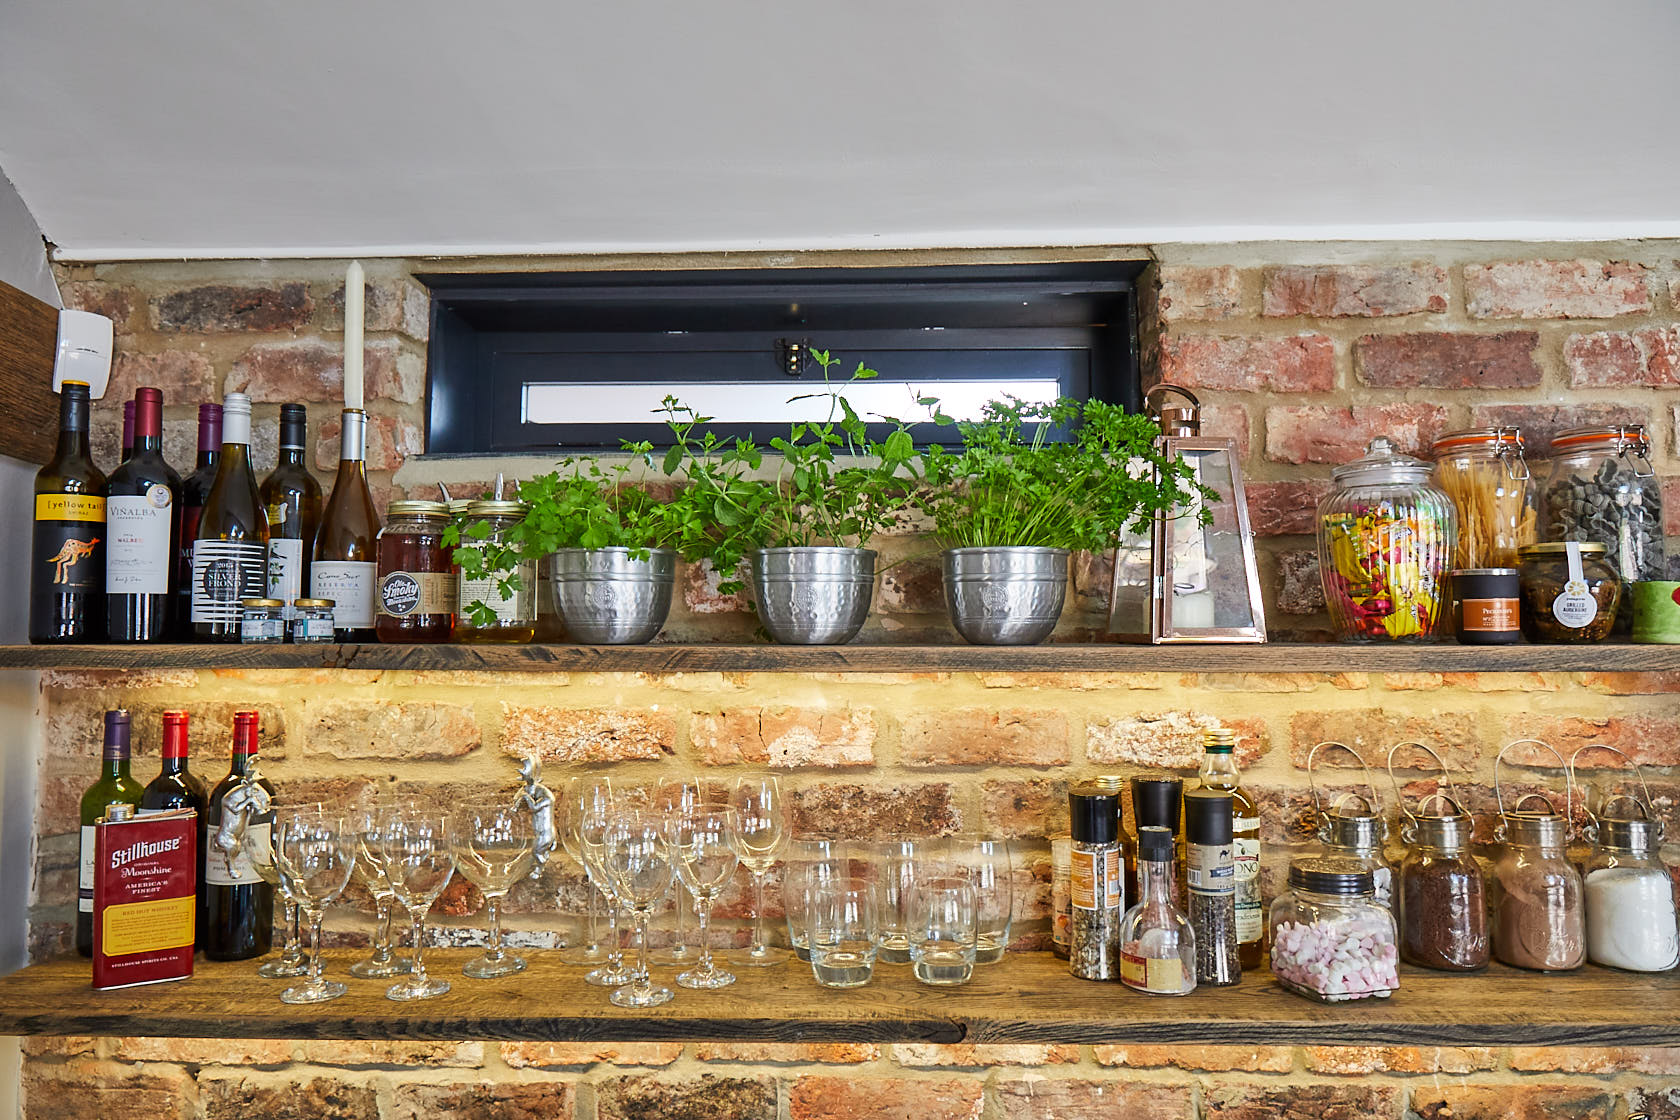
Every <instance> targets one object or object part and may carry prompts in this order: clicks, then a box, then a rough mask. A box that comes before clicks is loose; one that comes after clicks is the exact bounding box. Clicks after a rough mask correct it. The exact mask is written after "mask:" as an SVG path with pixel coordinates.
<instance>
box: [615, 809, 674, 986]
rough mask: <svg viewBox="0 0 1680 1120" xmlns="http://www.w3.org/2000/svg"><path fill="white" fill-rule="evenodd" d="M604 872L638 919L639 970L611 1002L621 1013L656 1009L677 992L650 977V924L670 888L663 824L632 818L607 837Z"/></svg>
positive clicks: (639, 815)
mask: <svg viewBox="0 0 1680 1120" xmlns="http://www.w3.org/2000/svg"><path fill="white" fill-rule="evenodd" d="M605 839H606V868H607V871H608V873H609V874H610V875H611V876H612V879H613V883H614V884H615V885H616V886H617V888H618V893H619V896H620V897H621V898H622V899H623V900H624V901H625V902H626V903H628V904H629V909H630V911H631V913H632V914H634V915H635V919H636V932H637V934H638V937H637V952H636V968H635V971H634V973H633V974H632V976H631V979H630V983H629V984H628V985H627V986H625V987H622V988H618V989H615V990H614V991H613V993H612V995H611V996H609V997H608V999H609V1000H610V1001H611V1002H612V1003H613V1004H614V1005H615V1006H617V1007H657V1006H658V1005H659V1004H662V1003H664V1002H665V1001H667V1000H669V999H671V998H672V997H673V996H675V995H676V993H675V992H673V991H671V989H669V988H666V987H658V988H656V987H654V986H653V983H652V981H651V980H650V979H649V977H648V923H649V922H650V921H652V920H653V909H654V907H655V906H657V905H658V904H659V902H660V901H661V900H662V899H664V897H665V892H666V891H667V890H669V889H670V886H671V853H670V850H669V848H668V847H667V846H666V843H665V828H664V822H663V820H662V819H661V818H660V817H659V816H658V815H657V814H654V813H648V812H632V813H629V814H626V815H625V816H623V817H620V818H619V819H617V820H615V821H614V822H613V823H612V824H611V825H610V826H608V828H607V831H606V837H605Z"/></svg>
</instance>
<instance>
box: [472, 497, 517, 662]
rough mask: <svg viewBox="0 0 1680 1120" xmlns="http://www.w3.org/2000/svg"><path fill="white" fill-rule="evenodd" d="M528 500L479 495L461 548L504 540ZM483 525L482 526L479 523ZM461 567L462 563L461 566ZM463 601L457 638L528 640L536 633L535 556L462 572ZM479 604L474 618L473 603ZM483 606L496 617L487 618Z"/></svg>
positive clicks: (498, 543)
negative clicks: (478, 573) (470, 574)
mask: <svg viewBox="0 0 1680 1120" xmlns="http://www.w3.org/2000/svg"><path fill="white" fill-rule="evenodd" d="M530 508H531V507H529V506H527V505H526V504H525V503H524V502H500V501H477V502H474V503H472V505H470V506H468V507H467V521H466V528H465V529H464V530H463V531H462V534H461V545H460V547H461V548H469V547H473V546H482V545H486V544H495V545H505V544H507V543H508V536H507V533H508V530H510V529H512V528H513V527H514V526H515V525H517V524H519V522H520V521H521V520H522V519H523V518H524V517H525V515H526V513H528V512H530ZM477 526H482V530H480V529H478V528H475V527H477ZM457 571H459V568H457ZM457 586H458V588H459V595H460V601H459V606H458V609H457V610H456V612H455V640H456V641H457V642H503V643H523V642H529V641H531V640H532V639H533V638H535V637H536V634H537V562H536V561H535V560H519V561H516V562H515V563H514V564H513V566H512V567H509V568H503V569H498V570H496V571H493V572H488V573H486V574H485V575H484V576H482V577H480V578H477V579H468V578H467V577H466V576H460V578H459V583H458V585H457ZM474 603H478V604H481V605H482V606H481V609H480V612H478V613H479V617H478V618H476V619H475V617H474V614H475V612H474V610H473V604H474ZM482 608H488V609H489V610H490V612H491V615H492V617H490V618H485V617H483V615H482Z"/></svg>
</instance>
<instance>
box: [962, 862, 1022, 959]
mask: <svg viewBox="0 0 1680 1120" xmlns="http://www.w3.org/2000/svg"><path fill="white" fill-rule="evenodd" d="M950 850H951V854H952V856H953V857H954V859H953V861H952V862H953V863H954V864H955V866H956V868H957V869H958V870H957V871H955V872H954V873H955V874H958V875H961V876H962V877H964V878H966V879H968V881H969V882H970V883H971V884H973V886H974V919H975V922H976V924H977V926H978V928H979V936H978V940H977V944H976V949H975V956H974V963H975V964H996V963H997V962H998V961H1001V960H1002V959H1003V953H1004V950H1005V949H1007V948H1008V947H1009V923H1010V918H1011V917H1012V915H1013V913H1014V909H1015V890H1014V877H1013V875H1012V871H1013V866H1012V864H1011V863H1010V859H1009V841H1007V840H985V839H981V838H980V837H976V836H964V837H958V838H955V839H954V840H953V841H952V842H951V849H950Z"/></svg>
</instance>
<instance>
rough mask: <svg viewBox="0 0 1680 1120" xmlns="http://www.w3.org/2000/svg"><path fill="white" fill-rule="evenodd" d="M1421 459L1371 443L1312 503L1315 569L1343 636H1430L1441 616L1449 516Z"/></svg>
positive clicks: (1448, 563)
mask: <svg viewBox="0 0 1680 1120" xmlns="http://www.w3.org/2000/svg"><path fill="white" fill-rule="evenodd" d="M1429 473H1430V466H1429V464H1428V463H1425V462H1423V461H1422V460H1419V459H1413V458H1411V457H1410V456H1407V455H1402V454H1400V453H1399V452H1398V451H1396V450H1394V447H1393V445H1392V444H1390V443H1389V441H1388V440H1386V439H1383V438H1380V437H1379V438H1377V439H1374V440H1372V441H1371V443H1370V445H1369V446H1368V447H1367V448H1366V452H1365V455H1364V457H1363V458H1360V459H1357V460H1355V461H1354V462H1351V463H1348V464H1346V465H1344V466H1340V467H1337V468H1336V469H1335V470H1334V471H1333V472H1331V476H1332V478H1333V479H1334V482H1335V486H1334V488H1333V489H1332V490H1331V491H1330V493H1328V494H1326V495H1325V496H1324V499H1323V500H1322V501H1321V502H1319V505H1318V554H1319V574H1320V578H1321V579H1322V580H1323V583H1324V598H1325V601H1326V603H1327V604H1328V606H1329V609H1330V619H1331V621H1332V622H1333V623H1334V624H1335V626H1336V631H1337V634H1338V636H1339V637H1341V638H1342V640H1344V641H1353V642H1379V641H1430V640H1433V639H1434V638H1435V637H1436V635H1437V632H1438V629H1439V627H1440V626H1441V624H1442V620H1443V619H1444V617H1445V614H1446V612H1445V610H1444V604H1445V591H1446V581H1447V573H1448V572H1449V571H1451V569H1452V566H1453V564H1452V557H1453V540H1454V537H1455V535H1456V533H1457V515H1456V513H1455V512H1454V510H1453V504H1452V499H1450V498H1449V497H1447V495H1446V494H1445V493H1443V492H1442V491H1441V490H1439V489H1437V488H1436V487H1434V486H1432V485H1430V482H1429Z"/></svg>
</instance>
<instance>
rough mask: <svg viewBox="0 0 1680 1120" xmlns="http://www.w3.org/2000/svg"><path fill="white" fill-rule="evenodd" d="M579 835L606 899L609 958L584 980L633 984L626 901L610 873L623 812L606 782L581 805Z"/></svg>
mask: <svg viewBox="0 0 1680 1120" xmlns="http://www.w3.org/2000/svg"><path fill="white" fill-rule="evenodd" d="M579 805H580V808H579V812H578V821H577V834H578V847H579V848H580V849H581V850H582V852H583V866H584V870H586V871H587V872H588V873H589V877H590V879H592V880H593V881H594V883H595V885H596V886H597V887H599V888H600V890H601V894H602V896H603V897H605V899H606V900H607V959H606V963H604V964H602V965H601V966H600V967H599V968H595V969H592V970H590V971H589V972H587V973H585V974H584V977H583V978H584V980H586V981H588V982H589V983H591V984H594V985H596V986H597V987H601V988H617V987H620V986H621V985H624V984H628V983H630V980H631V972H630V970H629V969H627V968H625V967H624V947H623V946H622V945H621V944H619V937H618V913H619V910H620V909H621V907H622V904H623V900H622V898H621V896H620V894H619V891H618V885H617V884H616V883H615V882H614V881H613V877H612V874H611V873H610V872H609V871H608V870H607V864H606V857H607V831H608V830H609V829H610V828H611V827H612V825H613V823H614V822H615V821H616V820H617V819H618V818H617V814H618V813H619V812H621V811H622V810H621V809H619V808H618V807H617V799H616V798H615V797H614V796H613V793H612V790H611V789H610V787H608V786H607V785H606V779H605V778H602V779H600V780H599V783H598V784H596V785H593V786H591V787H589V788H588V789H587V790H585V791H584V792H583V794H582V797H581V799H580V802H579Z"/></svg>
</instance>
